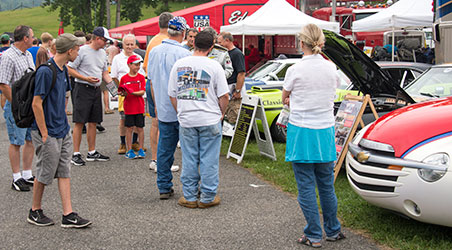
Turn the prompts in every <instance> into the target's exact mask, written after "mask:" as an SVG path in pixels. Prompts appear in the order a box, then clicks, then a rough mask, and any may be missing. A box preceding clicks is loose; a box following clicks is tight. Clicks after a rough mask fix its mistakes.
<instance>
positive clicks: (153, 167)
mask: <svg viewBox="0 0 452 250" xmlns="http://www.w3.org/2000/svg"><path fill="white" fill-rule="evenodd" d="M179 169H180V167H179V166H178V165H173V166H171V172H177V171H179ZM149 170H154V173H157V161H156V160H152V161H151V163H150V164H149Z"/></svg>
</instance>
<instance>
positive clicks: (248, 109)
mask: <svg viewBox="0 0 452 250" xmlns="http://www.w3.org/2000/svg"><path fill="white" fill-rule="evenodd" d="M256 119H258V120H261V122H262V127H263V129H264V134H265V138H264V139H263V138H261V137H260V134H259V130H258V127H257V122H256ZM251 129H254V136H255V138H256V141H257V146H258V147H259V152H260V153H261V154H262V155H264V156H267V157H269V158H271V159H272V160H274V161H276V153H275V148H274V147H273V141H272V137H271V135H270V129H269V127H268V123H267V118H266V116H265V110H264V106H263V105H262V100H261V99H260V97H258V96H244V97H243V98H242V104H241V105H240V112H239V115H238V116H237V121H236V125H235V129H234V135H233V136H232V140H231V144H229V149H228V154H227V156H226V158H229V157H232V158H234V159H237V163H240V162H242V160H243V157H244V155H245V150H246V146H247V145H248V140H249V138H250V135H251Z"/></svg>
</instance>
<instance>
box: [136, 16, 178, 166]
mask: <svg viewBox="0 0 452 250" xmlns="http://www.w3.org/2000/svg"><path fill="white" fill-rule="evenodd" d="M172 18H173V15H172V14H171V13H169V12H163V13H162V14H160V16H159V28H160V32H159V33H158V34H157V35H156V36H155V37H153V38H152V39H151V41H150V42H149V44H148V46H147V48H146V55H145V58H144V62H143V69H144V70H145V71H146V72H147V70H148V67H149V66H148V61H149V53H150V52H151V50H152V49H153V48H154V47H155V46H157V45H160V44H161V43H162V41H163V40H165V39H168V38H169V35H168V22H169V21H170V20H171V19H172ZM159 63H160V62H159ZM170 69H171V68H170ZM170 69H169V70H170ZM146 99H147V102H148V109H149V115H150V116H151V129H150V133H149V142H150V144H151V162H150V163H149V169H150V170H153V171H154V172H155V173H157V144H158V143H157V142H158V140H159V123H158V119H157V114H156V112H155V110H156V109H155V99H154V96H153V94H152V88H151V80H150V77H149V74H148V80H147V82H146ZM178 170H179V166H171V171H173V172H175V171H178Z"/></svg>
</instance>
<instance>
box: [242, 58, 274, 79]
mask: <svg viewBox="0 0 452 250" xmlns="http://www.w3.org/2000/svg"><path fill="white" fill-rule="evenodd" d="M281 65H282V63H279V62H267V63H265V64H264V65H262V67H260V68H258V69H256V70H255V71H254V72H253V73H251V74H249V75H248V77H249V78H252V79H254V80H260V79H262V78H264V77H266V76H267V75H268V74H269V73H271V72H273V73H275V74H276V73H277V72H276V70H277V69H278V68H279V67H280V66H281Z"/></svg>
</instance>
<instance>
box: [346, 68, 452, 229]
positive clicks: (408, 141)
mask: <svg viewBox="0 0 452 250" xmlns="http://www.w3.org/2000/svg"><path fill="white" fill-rule="evenodd" d="M437 68H438V69H441V67H437ZM442 71H443V72H444V69H442ZM432 72H433V71H432ZM449 79H451V78H450V75H449ZM441 87H442V86H441ZM421 89H422V88H421ZM432 95H433V94H432ZM451 110H452V97H447V98H437V99H434V100H431V101H426V102H421V103H416V104H412V105H410V106H407V107H403V108H400V109H397V110H395V111H392V112H390V113H388V114H386V115H385V116H383V117H381V118H380V119H378V120H377V121H375V122H374V123H372V124H371V125H368V126H366V127H365V128H364V129H362V130H361V131H360V132H359V133H358V134H357V136H356V137H355V138H354V140H353V142H352V143H350V144H349V152H348V153H347V157H346V162H345V165H346V170H347V178H348V180H349V183H350V185H351V187H352V188H353V190H354V191H355V192H356V193H357V194H358V195H360V196H361V197H362V198H363V199H365V200H366V201H368V202H369V203H371V204H374V205H376V206H379V207H382V208H386V209H389V210H392V211H395V212H398V213H401V214H403V215H405V216H408V217H410V218H412V219H415V220H418V221H422V222H426V223H432V224H438V225H443V226H449V227H452V209H451V207H452V199H450V187H452V169H451V164H452V162H451V158H450V157H451V156H452V112H451ZM369 216H370V215H369Z"/></svg>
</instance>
